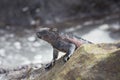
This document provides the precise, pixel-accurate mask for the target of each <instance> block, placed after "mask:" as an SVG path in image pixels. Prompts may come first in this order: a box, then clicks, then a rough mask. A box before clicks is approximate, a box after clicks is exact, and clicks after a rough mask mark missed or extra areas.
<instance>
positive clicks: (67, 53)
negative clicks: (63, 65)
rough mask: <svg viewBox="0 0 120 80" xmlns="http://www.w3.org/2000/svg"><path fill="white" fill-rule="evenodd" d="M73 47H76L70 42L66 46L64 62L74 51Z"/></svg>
mask: <svg viewBox="0 0 120 80" xmlns="http://www.w3.org/2000/svg"><path fill="white" fill-rule="evenodd" d="M75 49H76V46H75V44H72V43H70V45H69V46H68V51H67V52H66V55H65V56H64V61H65V62H66V61H68V60H69V58H70V57H71V55H72V54H73V53H74V51H75Z"/></svg>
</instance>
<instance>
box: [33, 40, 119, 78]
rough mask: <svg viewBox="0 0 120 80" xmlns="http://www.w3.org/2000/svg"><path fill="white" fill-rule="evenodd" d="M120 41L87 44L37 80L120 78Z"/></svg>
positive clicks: (58, 62)
mask: <svg viewBox="0 0 120 80" xmlns="http://www.w3.org/2000/svg"><path fill="white" fill-rule="evenodd" d="M118 45H120V43H119V42H118V43H114V44H113V43H111V44H85V45H82V46H81V47H79V48H78V49H77V50H76V51H75V53H74V54H73V55H72V57H71V58H70V59H69V60H68V62H66V63H64V62H63V57H62V58H60V59H59V60H58V61H57V62H56V64H55V66H54V67H53V68H52V69H50V70H48V71H47V72H45V73H44V74H42V75H40V76H39V77H36V79H35V80H120V46H118Z"/></svg>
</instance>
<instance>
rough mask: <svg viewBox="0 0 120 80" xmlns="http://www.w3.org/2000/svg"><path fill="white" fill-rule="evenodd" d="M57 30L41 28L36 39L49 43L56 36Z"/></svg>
mask: <svg viewBox="0 0 120 80" xmlns="http://www.w3.org/2000/svg"><path fill="white" fill-rule="evenodd" d="M56 32H57V29H56V28H41V29H40V30H39V31H38V32H37V33H36V35H37V37H38V38H40V39H43V40H46V41H50V39H52V38H54V37H55V36H56V34H55V33H56Z"/></svg>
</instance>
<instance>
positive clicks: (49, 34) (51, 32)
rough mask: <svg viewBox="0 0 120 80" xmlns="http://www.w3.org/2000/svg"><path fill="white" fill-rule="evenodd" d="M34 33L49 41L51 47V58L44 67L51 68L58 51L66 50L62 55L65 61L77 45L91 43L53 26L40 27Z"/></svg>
mask: <svg viewBox="0 0 120 80" xmlns="http://www.w3.org/2000/svg"><path fill="white" fill-rule="evenodd" d="M36 35H37V37H38V38H40V39H42V40H45V41H47V42H48V43H50V44H51V46H52V47H53V59H52V62H51V63H50V64H48V65H47V67H46V69H49V68H51V67H52V66H53V65H54V64H55V61H56V59H57V57H58V52H59V51H62V52H66V54H65V55H64V61H65V62H66V61H67V60H68V59H69V58H70V56H71V55H72V54H73V52H74V51H75V50H76V49H77V48H78V47H79V46H81V45H82V44H92V42H90V41H87V40H85V39H83V38H81V37H77V36H74V35H70V34H64V33H60V32H59V31H57V30H56V29H55V28H42V29H41V30H40V31H38V32H37V33H36Z"/></svg>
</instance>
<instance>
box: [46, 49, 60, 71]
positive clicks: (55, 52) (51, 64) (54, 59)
mask: <svg viewBox="0 0 120 80" xmlns="http://www.w3.org/2000/svg"><path fill="white" fill-rule="evenodd" d="M57 58H58V50H57V49H55V48H53V59H52V61H51V63H49V64H47V65H46V68H45V69H50V68H51V67H52V66H54V64H55V61H56V59H57Z"/></svg>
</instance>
